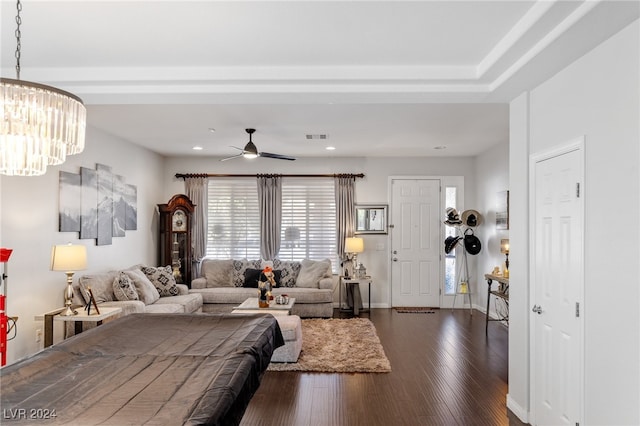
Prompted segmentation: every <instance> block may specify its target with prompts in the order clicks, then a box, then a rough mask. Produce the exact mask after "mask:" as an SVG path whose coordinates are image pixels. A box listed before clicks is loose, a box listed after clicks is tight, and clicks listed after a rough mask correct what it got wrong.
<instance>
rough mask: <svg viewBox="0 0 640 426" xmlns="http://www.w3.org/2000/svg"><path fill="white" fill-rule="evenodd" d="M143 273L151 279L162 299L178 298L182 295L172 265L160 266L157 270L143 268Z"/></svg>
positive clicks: (149, 267) (147, 267) (148, 267)
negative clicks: (167, 297) (168, 297)
mask: <svg viewBox="0 0 640 426" xmlns="http://www.w3.org/2000/svg"><path fill="white" fill-rule="evenodd" d="M142 272H144V274H145V275H146V276H147V278H149V281H151V283H152V284H153V285H154V286H155V288H156V289H158V293H160V297H166V296H177V295H178V294H180V290H179V289H178V285H177V283H176V279H175V278H174V276H173V271H172V269H171V265H168V266H159V267H157V268H154V267H151V266H143V267H142Z"/></svg>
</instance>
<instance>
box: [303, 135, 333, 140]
mask: <svg viewBox="0 0 640 426" xmlns="http://www.w3.org/2000/svg"><path fill="white" fill-rule="evenodd" d="M306 137H307V140H308V141H311V140H326V139H329V135H326V134H317V135H310V134H307V136H306Z"/></svg>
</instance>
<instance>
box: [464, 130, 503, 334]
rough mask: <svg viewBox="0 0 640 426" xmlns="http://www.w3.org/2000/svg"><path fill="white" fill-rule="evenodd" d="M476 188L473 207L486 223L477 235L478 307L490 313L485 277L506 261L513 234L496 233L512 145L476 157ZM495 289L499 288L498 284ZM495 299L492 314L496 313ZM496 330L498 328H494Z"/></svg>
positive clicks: (476, 296) (476, 302)
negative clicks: (503, 248) (503, 245)
mask: <svg viewBox="0 0 640 426" xmlns="http://www.w3.org/2000/svg"><path fill="white" fill-rule="evenodd" d="M476 173H477V178H476V185H475V188H466V190H467V191H474V192H476V200H477V201H476V204H475V206H471V208H474V209H475V210H478V211H479V212H480V214H482V216H483V222H482V224H481V225H480V226H478V229H477V231H476V232H475V234H476V236H477V237H478V238H480V241H481V242H482V251H481V252H480V253H479V254H478V255H477V256H476V258H477V271H478V272H477V276H478V281H477V292H476V293H475V295H474V298H473V299H474V304H475V305H476V307H477V308H478V309H480V310H481V311H483V312H484V311H486V309H487V285H486V281H485V280H484V274H486V273H489V272H491V271H492V270H493V268H494V267H495V266H500V268H502V264H503V263H504V261H505V255H504V254H502V253H500V240H501V239H502V238H509V231H508V230H502V229H496V206H497V203H498V192H501V191H507V190H508V189H509V142H508V141H504V142H503V143H500V144H498V145H495V146H494V147H493V148H491V149H489V150H488V151H486V152H484V153H482V154H481V155H479V156H478V157H476ZM493 286H494V288H495V286H496V284H495V283H494V285H493ZM493 299H494V297H493V296H492V301H491V306H490V311H491V312H493V311H494V310H495V304H494V301H493ZM489 326H490V327H493V326H494V324H490V325H489Z"/></svg>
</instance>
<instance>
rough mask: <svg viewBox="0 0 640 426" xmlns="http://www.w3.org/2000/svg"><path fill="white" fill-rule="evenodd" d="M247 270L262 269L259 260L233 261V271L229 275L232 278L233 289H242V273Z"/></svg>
mask: <svg viewBox="0 0 640 426" xmlns="http://www.w3.org/2000/svg"><path fill="white" fill-rule="evenodd" d="M247 269H260V270H261V269H262V261H261V260H247V259H242V260H234V261H233V269H232V271H231V275H232V277H233V285H234V286H235V287H242V286H243V285H244V272H245V271H246V270H247Z"/></svg>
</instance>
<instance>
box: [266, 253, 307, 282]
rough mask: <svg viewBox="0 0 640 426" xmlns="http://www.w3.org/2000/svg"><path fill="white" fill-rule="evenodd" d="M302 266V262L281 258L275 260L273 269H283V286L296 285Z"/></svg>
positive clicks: (281, 280)
mask: <svg viewBox="0 0 640 426" xmlns="http://www.w3.org/2000/svg"><path fill="white" fill-rule="evenodd" d="M301 267H302V265H301V263H300V262H288V261H284V260H280V259H274V260H273V269H278V270H280V271H282V278H281V279H280V285H281V286H282V287H294V286H295V285H296V280H297V279H298V273H299V272H300V268H301Z"/></svg>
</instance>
